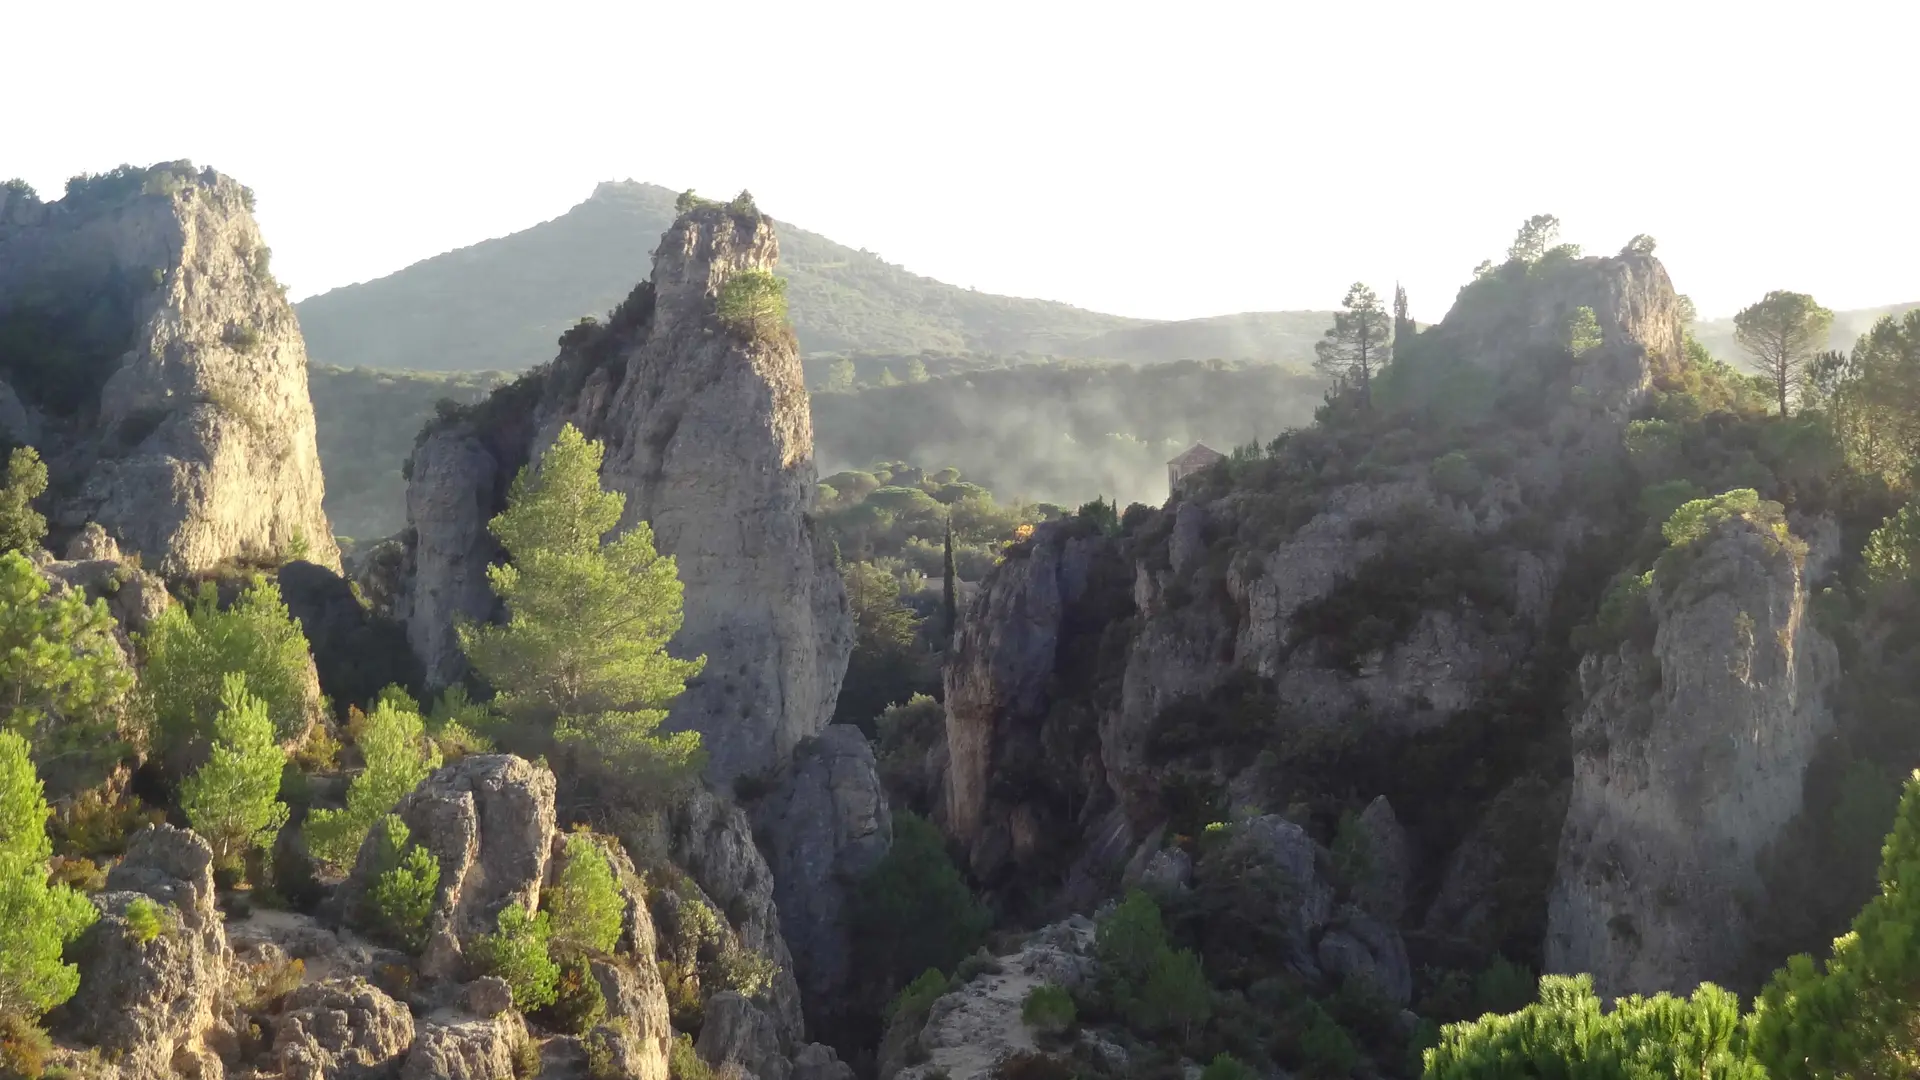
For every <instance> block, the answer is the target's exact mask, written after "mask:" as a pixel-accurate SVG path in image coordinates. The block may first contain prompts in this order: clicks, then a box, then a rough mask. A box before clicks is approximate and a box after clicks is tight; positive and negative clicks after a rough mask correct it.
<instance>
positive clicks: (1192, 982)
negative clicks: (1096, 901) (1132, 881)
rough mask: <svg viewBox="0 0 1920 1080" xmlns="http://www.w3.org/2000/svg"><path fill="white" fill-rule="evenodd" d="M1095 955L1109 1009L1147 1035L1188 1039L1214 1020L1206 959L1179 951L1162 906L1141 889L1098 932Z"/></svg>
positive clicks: (1128, 898) (1105, 919)
mask: <svg viewBox="0 0 1920 1080" xmlns="http://www.w3.org/2000/svg"><path fill="white" fill-rule="evenodd" d="M1094 955H1095V956H1097V957H1098V958H1099V959H1100V972H1101V980H1102V986H1101V990H1102V992H1103V993H1104V994H1105V995H1106V999H1107V1003H1108V1005H1109V1006H1110V1007H1111V1008H1112V1009H1113V1011H1114V1012H1116V1013H1118V1014H1120V1015H1121V1016H1123V1017H1125V1018H1126V1020H1127V1022H1128V1023H1129V1024H1131V1025H1133V1026H1134V1027H1136V1028H1139V1029H1140V1030H1142V1031H1149V1032H1155V1033H1161V1034H1178V1035H1179V1036H1180V1037H1181V1038H1182V1039H1184V1038H1186V1037H1187V1036H1188V1035H1190V1034H1191V1033H1192V1032H1193V1030H1194V1028H1195V1026H1196V1025H1199V1024H1204V1023H1205V1022H1206V1021H1207V1019H1208V1017H1210V1016H1211V1015H1212V1014H1213V995H1212V990H1211V988H1210V987H1209V985H1208V983H1207V978H1206V974H1205V973H1204V972H1203V971H1202V969H1201V965H1200V958H1199V957H1198V956H1196V955H1195V954H1194V953H1193V952H1192V951H1190V950H1187V949H1175V948H1174V947H1173V944H1172V942H1171V941H1170V940H1169V938H1168V936H1167V929H1166V925H1165V924H1164V923H1163V922H1162V921H1161V918H1160V905H1159V904H1156V903H1155V902H1154V900H1153V898H1152V897H1151V896H1148V895H1147V894H1146V893H1145V892H1143V891H1141V890H1139V889H1133V890H1130V891H1128V893H1127V895H1126V898H1125V899H1124V900H1122V901H1121V902H1120V904H1119V905H1118V906H1116V907H1115V908H1114V910H1113V911H1111V912H1109V913H1108V914H1107V916H1106V917H1105V918H1102V919H1101V920H1100V922H1099V924H1098V925H1097V926H1096V927H1095V928H1094Z"/></svg>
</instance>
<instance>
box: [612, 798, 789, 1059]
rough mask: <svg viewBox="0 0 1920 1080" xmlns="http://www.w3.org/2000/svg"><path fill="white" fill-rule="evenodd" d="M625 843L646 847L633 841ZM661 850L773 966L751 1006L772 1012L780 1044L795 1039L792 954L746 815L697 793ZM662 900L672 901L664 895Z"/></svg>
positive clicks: (677, 812)
mask: <svg viewBox="0 0 1920 1080" xmlns="http://www.w3.org/2000/svg"><path fill="white" fill-rule="evenodd" d="M623 839H626V838H623ZM627 842H628V844H629V846H634V847H638V848H641V849H643V850H644V849H645V847H646V845H645V844H644V843H636V842H635V840H633V839H627ZM664 854H665V855H666V857H667V858H669V859H671V861H672V862H673V865H674V866H676V867H679V868H680V869H682V870H684V871H685V872H686V874H687V876H688V877H689V878H690V879H691V880H692V882H693V884H694V885H695V886H696V887H697V888H698V890H699V894H700V895H699V899H700V900H701V902H703V903H706V904H707V906H709V907H710V908H712V909H713V910H714V911H716V912H719V913H721V914H722V915H723V916H724V917H725V918H726V920H727V923H728V925H729V927H730V928H731V929H732V932H733V934H734V936H735V938H736V939H737V940H738V942H739V944H740V945H741V947H743V948H746V949H751V950H752V951H754V952H756V953H759V954H760V955H761V956H762V957H764V958H766V959H767V960H768V961H769V962H771V963H772V965H773V966H774V968H775V971H774V976H773V984H772V986H771V987H770V988H769V989H768V991H767V995H766V1000H765V1003H764V1006H763V1005H761V1004H760V1003H757V1002H756V1003H755V1006H754V1007H756V1008H762V1007H764V1008H765V1009H766V1010H767V1011H768V1013H769V1015H770V1016H772V1017H773V1020H774V1024H775V1028H776V1030H778V1031H779V1032H780V1036H781V1040H782V1045H783V1046H789V1047H790V1046H794V1045H797V1044H799V1043H800V1042H801V1040H802V1036H803V1035H804V1033H805V1030H806V1022H805V1018H804V1015H803V1012H802V1009H801V1004H800V988H799V985H798V984H797V983H796V982H795V981H794V976H793V966H794V965H793V954H792V953H791V952H790V951H789V950H788V948H787V942H786V938H785V937H784V936H783V935H782V934H781V932H780V909H779V907H778V905H777V904H776V903H775V902H774V878H773V871H772V870H771V869H769V868H768V866H767V861H766V858H765V857H764V856H763V855H762V854H761V853H760V849H759V847H758V846H757V845H756V844H755V843H754V838H753V827H752V825H751V824H750V823H749V822H748V821H747V815H746V813H745V812H744V811H742V810H741V809H740V808H739V807H737V806H734V805H733V804H732V803H729V802H727V801H726V800H724V799H722V798H720V797H719V796H717V795H713V794H711V793H709V792H705V791H700V792H695V793H694V794H693V795H692V796H691V797H690V798H688V799H687V800H685V801H684V802H683V803H681V804H679V805H678V806H676V807H675V808H674V809H673V811H672V813H671V814H669V815H668V821H667V829H666V851H665V852H664ZM661 899H662V900H663V901H668V902H671V901H673V900H674V899H675V898H674V897H673V896H672V895H671V894H666V895H662V896H661Z"/></svg>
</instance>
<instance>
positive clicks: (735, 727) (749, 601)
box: [398, 206, 852, 785]
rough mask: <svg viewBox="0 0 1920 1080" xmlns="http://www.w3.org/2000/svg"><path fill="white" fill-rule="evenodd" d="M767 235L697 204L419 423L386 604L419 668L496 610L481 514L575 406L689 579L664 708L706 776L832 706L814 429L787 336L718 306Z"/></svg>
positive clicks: (814, 727) (846, 634)
mask: <svg viewBox="0 0 1920 1080" xmlns="http://www.w3.org/2000/svg"><path fill="white" fill-rule="evenodd" d="M778 253H779V247H778V243H777V241H776V240H775V238H774V233H773V227H772V224H771V223H770V222H769V221H768V220H767V219H766V218H764V217H762V216H760V215H759V214H758V213H754V212H746V213H736V212H733V211H730V210H728V209H725V208H721V207H718V206H708V207H703V208H700V209H696V210H693V211H690V212H689V213H686V214H684V215H682V216H681V217H680V219H679V220H678V221H676V222H675V223H674V226H673V228H671V229H670V230H668V232H667V233H666V235H664V236H663V237H662V238H661V241H660V246H659V248H658V250H657V251H656V252H655V255H654V266H653V275H652V278H651V279H650V280H649V281H648V282H646V283H643V284H642V285H641V286H640V287H639V288H637V289H635V290H634V293H633V295H632V296H630V297H629V298H628V299H627V301H626V302H625V303H623V304H622V305H621V306H620V308H619V309H618V310H617V311H615V312H614V313H613V314H612V316H611V317H610V318H609V320H608V322H607V323H606V324H604V325H600V324H583V325H582V326H581V327H578V328H576V329H575V330H572V331H569V332H568V334H567V335H566V336H565V337H564V338H563V339H562V341H561V350H560V354H559V356H558V358H557V359H555V360H554V361H553V363H551V364H549V365H547V366H546V367H543V368H540V369H538V370H537V371H535V372H534V373H532V374H530V375H529V376H527V377H526V378H524V379H523V380H521V382H520V383H517V384H515V385H514V386H513V387H510V388H507V389H505V390H502V391H500V392H499V393H497V394H495V395H494V397H493V398H492V399H490V400H489V401H488V402H486V403H483V404H482V405H480V406H477V407H476V408H475V409H474V410H473V411H472V412H471V413H470V414H468V415H467V416H465V417H461V418H455V419H452V420H448V421H445V422H442V423H440V424H438V425H436V426H435V427H433V428H431V429H430V430H429V431H428V432H426V433H425V434H424V435H423V437H422V441H421V442H420V444H419V446H418V448H417V449H416V451H415V453H414V456H413V459H412V463H411V476H412V481H411V483H410V484H409V486H408V493H407V503H408V521H409V523H410V536H411V540H410V550H409V552H408V553H407V556H406V559H405V563H406V566H405V568H404V569H403V575H404V577H405V578H406V582H405V585H404V588H403V593H404V595H403V597H402V599H401V600H400V602H399V604H398V613H399V615H400V617H401V618H403V619H404V620H405V621H406V623H407V626H408V634H409V638H410V640H411V641H412V642H413V644H414V647H415V649H416V651H417V652H418V653H419V654H420V656H421V659H422V661H423V663H424V664H425V665H426V669H427V678H428V681H429V682H430V683H434V684H437V685H438V684H445V683H447V682H448V681H450V680H451V679H453V678H455V677H456V676H457V675H459V673H460V671H461V658H460V655H459V650H458V646H457V642H456V641H455V640H454V636H453V627H454V623H455V621H456V619H458V618H461V617H466V618H476V619H485V618H487V617H489V616H490V615H491V614H492V612H493V610H494V601H493V597H492V595H491V594H490V592H489V591H488V588H487V584H486V579H485V568H486V565H487V563H488V562H489V561H490V560H493V559H496V558H498V549H497V547H496V546H495V545H494V543H493V540H492V538H491V536H489V534H488V533H487V529H486V525H487V521H488V520H489V519H490V518H491V516H492V515H493V514H495V513H497V512H498V511H499V510H500V509H502V508H503V507H504V499H505V494H506V486H507V484H508V483H509V482H510V481H511V480H512V478H513V476H514V474H515V473H516V472H517V471H518V470H519V469H520V468H521V466H523V465H525V464H526V463H527V462H529V461H530V460H532V459H533V458H534V457H535V456H536V455H537V454H538V453H539V451H540V450H541V449H542V448H544V447H545V446H547V445H549V444H550V443H551V441H552V439H553V437H554V435H555V434H556V433H557V432H558V431H559V429H560V427H561V425H563V424H565V423H572V424H574V425H576V426H578V427H579V428H580V429H581V430H583V431H584V432H585V433H586V434H587V435H588V436H589V437H591V438H595V439H600V440H603V441H604V442H605V443H606V446H607V452H606V461H605V466H604V469H603V473H602V482H603V483H604V484H605V485H606V486H607V487H608V488H610V489H613V490H617V491H620V492H622V493H624V494H625V495H626V496H627V505H626V518H625V520H626V522H627V523H629V524H630V523H632V522H636V521H646V522H649V523H650V524H651V525H652V528H653V533H654V539H655V543H656V544H657V546H658V547H659V549H660V550H661V551H663V552H667V553H670V554H672V555H673V556H674V558H675V560H676V562H677V564H678V567H679V572H680V577H681V580H682V581H683V582H685V584H686V620H685V623H684V625H683V627H682V629H681V632H680V634H679V636H678V637H677V638H676V639H675V641H674V644H673V646H672V647H673V649H674V651H675V652H676V653H677V654H679V655H685V656H694V655H704V656H705V657H706V658H707V665H706V670H705V672H704V673H703V674H702V675H701V676H700V677H699V678H697V679H695V680H694V681H693V683H692V684H690V685H689V687H688V689H687V692H686V693H685V694H684V695H682V696H681V698H680V699H679V700H678V701H677V702H676V703H675V704H674V706H673V710H672V715H671V717H670V719H669V721H668V723H669V726H671V727H674V728H678V729H692V730H697V731H699V732H700V733H701V736H702V738H703V740H704V741H705V745H706V747H707V750H708V753H709V755H710V758H709V760H710V767H709V776H710V777H711V779H712V780H713V781H714V782H715V783H716V784H722V785H724V784H727V783H730V782H731V781H732V779H733V778H734V777H736V776H739V775H741V774H745V773H771V772H773V771H775V770H778V769H780V768H782V767H784V765H785V764H786V762H787V760H788V757H789V756H790V754H791V753H792V751H793V748H794V746H795V745H796V744H798V743H799V741H800V740H801V739H802V738H804V737H806V736H809V735H813V734H815V733H817V732H818V731H819V730H820V729H821V728H822V727H824V726H825V725H826V723H827V721H828V719H829V718H830V717H831V716H832V713H833V703H834V699H835V697H836V695H837V694H838V692H839V685H840V679H841V676H842V675H843V674H844V672H845V670H846V660H847V655H848V652H849V650H850V649H851V640H852V639H851V631H850V625H849V621H848V616H847V609H846V599H845V593H844V590H843V588H842V586H841V583H840V578H839V575H838V574H837V573H836V572H835V571H834V569H833V566H832V562H831V553H830V552H829V551H828V550H827V548H826V546H825V545H823V544H821V543H819V542H818V540H817V539H816V536H815V533H814V529H813V525H812V523H811V521H810V519H809V517H808V513H809V510H810V508H811V505H812V498H813V488H814V481H815V472H814V466H813V433H812V426H811V420H810V417H809V414H808V408H807V394H806V388H805V385H804V383H803V382H802V380H801V369H800V360H799V357H798V355H797V354H796V352H795V350H794V346H793V342H792V339H791V337H789V336H787V335H785V334H784V332H779V333H761V334H757V335H752V336H748V335H743V334H742V333H741V332H739V331H737V330H735V329H731V328H729V327H727V326H725V325H723V324H722V323H721V322H720V320H719V319H718V317H717V316H716V314H715V304H716V301H717V297H718V295H719V291H720V289H721V287H722V286H723V284H724V283H725V282H726V280H727V278H728V277H729V276H730V275H732V274H736V273H739V272H742V271H748V270H768V269H771V268H772V266H773V265H774V262H775V260H776V259H777V257H778Z"/></svg>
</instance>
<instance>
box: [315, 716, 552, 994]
mask: <svg viewBox="0 0 1920 1080" xmlns="http://www.w3.org/2000/svg"><path fill="white" fill-rule="evenodd" d="M553 797H554V779H553V773H551V772H549V771H548V770H546V769H544V768H540V767H537V766H535V765H533V764H532V763H530V762H528V761H527V760H526V759H524V758H519V757H515V756H513V755H511V754H475V755H473V756H471V757H466V758H462V759H460V760H459V761H457V762H454V763H453V764H451V765H447V766H445V767H443V768H441V769H440V770H439V771H438V772H435V773H434V774H433V775H432V776H429V777H427V779H425V780H423V781H421V783H420V786H419V787H417V788H415V789H414V790H413V792H412V793H411V794H409V795H407V797H406V798H404V799H401V800H400V805H399V806H398V807H396V808H395V810H394V812H395V813H396V814H398V815H399V816H400V819H401V820H402V821H404V822H406V824H407V829H408V830H409V833H410V835H411V839H412V842H413V843H416V844H419V845H421V846H423V847H425V848H426V849H427V850H428V851H430V852H432V853H433V855H434V857H435V858H437V859H438V860H439V862H440V891H439V893H438V894H437V895H436V896H435V898H434V907H433V912H432V914H431V915H430V917H429V920H428V935H429V936H428V942H427V948H426V950H425V953H424V955H423V956H422V958H421V968H422V970H424V971H425V972H427V973H428V974H430V975H435V976H439V977H456V978H457V977H459V976H460V975H461V974H463V970H464V967H465V964H464V960H463V956H464V952H465V949H466V947H467V946H468V945H470V944H472V942H473V940H474V939H475V938H476V937H478V936H479V935H481V934H488V933H492V932H493V931H494V930H495V929H497V928H498V923H499V916H500V912H501V910H502V909H504V908H506V907H507V906H508V905H510V904H517V905H519V906H521V907H524V908H527V909H528V910H533V909H535V908H537V907H538V906H539V902H540V887H541V884H542V883H543V882H544V881H545V880H546V875H547V863H548V859H549V858H550V855H551V852H552V849H553V836H554V809H553ZM382 843H384V838H383V836H382V835H381V830H380V829H379V827H376V828H375V830H374V833H373V834H372V835H369V837H368V838H367V842H366V844H364V845H363V846H362V847H361V849H360V857H359V860H358V861H357V862H356V863H355V865H354V869H353V873H352V875H351V876H350V877H349V879H348V881H347V884H346V886H345V887H344V889H343V890H342V895H341V897H340V900H339V903H340V904H341V910H343V911H347V912H352V911H356V910H358V909H359V905H360V903H361V901H362V898H363V897H364V895H365V893H366V890H367V889H368V888H369V887H370V886H371V883H372V880H373V877H374V875H375V873H376V872H377V869H378V868H377V866H376V863H375V860H376V859H377V858H378V856H379V851H380V845H381V844H382Z"/></svg>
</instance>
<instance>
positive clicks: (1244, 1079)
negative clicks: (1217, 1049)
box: [1200, 1052, 1258, 1080]
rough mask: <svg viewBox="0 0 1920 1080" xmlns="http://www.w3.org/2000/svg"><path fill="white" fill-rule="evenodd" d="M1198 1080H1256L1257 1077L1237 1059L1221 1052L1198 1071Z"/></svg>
mask: <svg viewBox="0 0 1920 1080" xmlns="http://www.w3.org/2000/svg"><path fill="white" fill-rule="evenodd" d="M1200 1080H1258V1077H1257V1076H1256V1075H1255V1074H1254V1071H1253V1070H1252V1069H1249V1068H1247V1066H1246V1065H1245V1064H1243V1063H1242V1062H1241V1061H1240V1059H1239V1058H1236V1057H1234V1056H1233V1055H1232V1054H1228V1053H1224V1052H1223V1053H1219V1054H1215V1055H1214V1056H1213V1060H1212V1061H1209V1062H1208V1063H1207V1067H1206V1068H1205V1069H1202V1070H1201V1071H1200Z"/></svg>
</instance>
